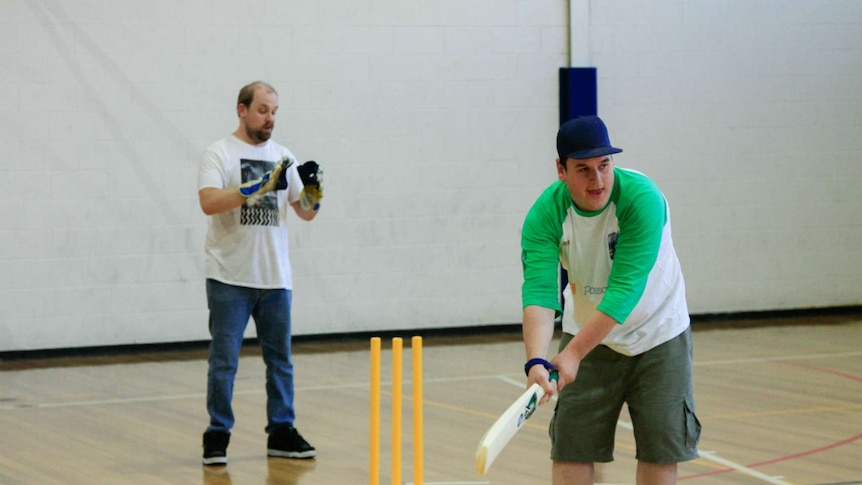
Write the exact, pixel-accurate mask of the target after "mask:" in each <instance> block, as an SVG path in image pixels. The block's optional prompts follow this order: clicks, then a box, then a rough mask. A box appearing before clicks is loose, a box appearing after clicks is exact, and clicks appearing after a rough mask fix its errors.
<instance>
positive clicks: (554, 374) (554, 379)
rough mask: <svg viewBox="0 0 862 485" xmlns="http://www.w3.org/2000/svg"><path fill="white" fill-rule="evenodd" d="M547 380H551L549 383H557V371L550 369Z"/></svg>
mask: <svg viewBox="0 0 862 485" xmlns="http://www.w3.org/2000/svg"><path fill="white" fill-rule="evenodd" d="M548 380H551V381H558V380H560V373H559V372H557V369H552V370H551V373H550V377H549V378H548Z"/></svg>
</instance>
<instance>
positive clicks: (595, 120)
mask: <svg viewBox="0 0 862 485" xmlns="http://www.w3.org/2000/svg"><path fill="white" fill-rule="evenodd" d="M621 151H623V149H622V148H616V147H614V146H611V140H610V138H609V137H608V129H607V127H606V126H605V123H604V122H603V121H602V120H601V118H599V117H598V116H579V117H577V118H572V119H571V120H569V121H567V122H565V123H563V125H562V126H560V130H559V131H558V132H557V153H558V154H559V155H560V161H561V162H565V161H566V159H567V158H574V159H577V160H582V159H585V158H593V157H600V156H602V155H611V154H613V153H620V152H621Z"/></svg>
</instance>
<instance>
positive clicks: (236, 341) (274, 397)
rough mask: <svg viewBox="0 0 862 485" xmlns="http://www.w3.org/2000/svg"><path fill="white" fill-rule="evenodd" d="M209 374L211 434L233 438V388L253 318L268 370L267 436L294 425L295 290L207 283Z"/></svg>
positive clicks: (208, 394)
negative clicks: (292, 337)
mask: <svg viewBox="0 0 862 485" xmlns="http://www.w3.org/2000/svg"><path fill="white" fill-rule="evenodd" d="M206 283H207V304H208V305H209V310H210V317H209V330H210V335H211V336H212V340H211V341H210V346H209V371H208V373H207V412H209V415H210V424H209V427H208V428H207V431H223V432H230V429H231V428H232V427H233V424H234V415H233V408H232V407H231V399H232V398H233V383H234V378H235V377H236V371H237V368H238V366H239V353H240V349H241V348H242V341H243V334H244V333H245V329H246V326H247V325H248V321H249V317H251V318H253V319H254V323H255V327H256V328H257V337H258V340H260V346H261V350H262V354H263V361H264V363H265V364H266V417H267V424H266V432H267V433H269V432H271V431H272V430H273V429H274V428H276V427H278V426H281V425H284V424H292V423H293V421H294V418H295V413H294V409H293V363H292V362H291V360H290V303H291V297H292V293H291V291H290V290H285V289H276V290H260V289H256V288H245V287H241V286H232V285H227V284H224V283H221V282H218V281H215V280H212V279H208V280H207V282H206Z"/></svg>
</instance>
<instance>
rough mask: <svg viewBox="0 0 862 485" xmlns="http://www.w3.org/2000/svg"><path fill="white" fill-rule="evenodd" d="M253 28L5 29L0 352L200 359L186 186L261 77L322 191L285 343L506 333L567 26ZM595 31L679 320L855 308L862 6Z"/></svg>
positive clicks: (60, 25) (611, 104) (67, 12)
mask: <svg viewBox="0 0 862 485" xmlns="http://www.w3.org/2000/svg"><path fill="white" fill-rule="evenodd" d="M247 5H248V4H246V3H241V2H240V3H237V2H234V3H231V2H218V3H215V4H207V7H206V8H201V4H200V2H192V1H183V0H181V1H179V2H146V4H140V5H138V4H135V3H134V2H131V3H130V2H109V1H106V0H90V1H87V0H69V1H66V2H29V1H26V0H7V1H5V2H2V3H0V89H2V92H3V93H4V94H5V96H4V99H5V101H6V102H5V103H0V202H2V204H3V206H4V210H3V211H2V212H0V352H2V351H10V350H26V349H44V348H59V347H79V346H93V345H114V344H130V343H153V342H173V341H186V340H202V339H206V338H207V334H206V304H205V297H204V293H203V288H204V285H203V275H202V267H203V256H202V245H203V237H204V233H205V217H204V216H203V215H202V213H201V212H200V209H199V208H198V206H197V198H196V194H195V183H196V182H195V177H196V169H197V162H198V158H199V156H200V154H201V153H202V151H203V149H204V147H206V146H207V145H208V144H209V143H211V142H212V141H214V140H216V139H218V138H220V137H222V136H225V135H226V134H228V133H230V132H231V131H233V129H234V128H235V127H236V118H235V114H234V111H233V103H234V102H235V98H236V92H237V90H238V89H239V87H240V86H241V85H242V84H244V83H246V82H249V81H251V80H254V79H265V80H267V81H269V82H271V83H273V84H274V85H275V86H276V87H277V88H278V89H279V92H280V94H281V98H280V101H281V108H280V113H279V119H278V124H277V127H276V139H278V140H279V141H281V142H283V143H284V144H286V145H288V146H289V147H291V149H292V150H293V151H294V152H295V153H296V154H297V155H298V156H299V157H300V158H302V159H316V160H318V161H319V162H321V163H322V164H323V166H324V169H325V173H326V186H327V187H326V188H327V193H326V198H325V200H324V209H323V212H322V213H321V215H320V217H318V219H317V220H316V221H314V222H313V223H310V224H306V223H302V222H300V221H298V220H295V219H294V220H292V226H291V230H292V245H293V247H292V249H293V253H292V257H293V261H294V265H295V286H296V287H295V296H296V298H295V300H294V301H295V308H294V320H295V333H297V334H314V333H328V332H349V331H371V330H384V329H406V328H431V327H449V326H462V325H484V324H497V323H514V322H517V321H519V319H520V293H519V292H520V263H519V246H518V244H519V230H520V224H521V221H522V218H523V216H524V213H525V212H526V210H527V209H528V208H529V206H530V204H531V203H532V201H533V199H534V198H535V196H536V195H537V194H538V193H539V191H540V190H541V189H542V188H543V187H544V186H545V185H546V184H547V183H549V182H551V181H552V180H553V179H554V168H553V159H554V155H555V154H554V145H553V140H554V135H555V130H556V126H557V123H558V120H557V116H558V114H557V113H558V104H557V99H558V98H557V96H558V88H557V69H558V68H559V67H562V66H564V65H565V63H566V62H567V59H568V34H567V22H568V17H567V12H568V9H567V6H566V3H565V2H564V1H563V0H466V1H463V0H457V1H456V0H428V1H424V2H404V1H396V0H365V1H347V0H328V1H316V2H305V1H284V0H278V1H275V0H264V1H261V2H256V3H255V4H254V9H255V10H253V11H248V10H246V9H247V8H248V7H247ZM827 7H828V8H827ZM589 10H590V18H589V22H588V24H589V36H588V38H589V39H590V46H589V53H590V55H589V58H590V59H591V60H592V62H593V64H594V65H595V66H596V67H597V68H598V73H599V111H600V114H601V115H602V116H603V117H604V118H605V120H606V121H607V122H608V125H609V126H610V127H611V130H612V137H613V140H614V142H615V143H616V144H618V145H619V146H622V147H623V148H624V149H625V152H624V153H623V154H621V155H619V156H618V157H617V162H618V163H619V164H620V165H624V166H630V167H633V168H637V169H639V170H642V171H645V172H647V173H649V174H650V175H652V176H653V177H654V178H655V179H656V180H657V181H658V182H659V183H660V184H661V185H662V187H664V189H665V191H666V193H667V195H668V197H669V199H670V202H671V204H672V211H673V216H674V229H675V234H676V242H677V246H678V250H679V252H680V256H681V258H682V260H683V265H684V268H685V270H686V277H687V281H688V286H689V297H690V298H689V299H690V302H691V307H692V311H693V312H696V313H702V312H723V311H747V310H769V309H785V308H800V307H812V306H830V305H857V304H860V303H862V297H860V296H859V295H860V294H859V291H858V288H859V287H860V284H862V272H860V270H859V268H862V210H860V209H862V196H860V191H859V186H860V182H862V163H860V162H862V137H860V136H859V133H860V123H862V83H860V82H859V79H860V76H862V53H860V46H862V34H860V32H862V29H860V23H862V4H860V3H859V2H856V1H851V0H848V1H837V0H832V1H829V2H810V1H807V0H796V1H789V0H788V1H766V0H756V1H753V2H741V1H739V2H684V1H672V0H659V1H646V0H643V1H624V0H618V1H610V0H600V1H594V2H591V3H590V9H589ZM250 334H251V332H250Z"/></svg>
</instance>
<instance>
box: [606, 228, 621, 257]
mask: <svg viewBox="0 0 862 485" xmlns="http://www.w3.org/2000/svg"><path fill="white" fill-rule="evenodd" d="M617 235H619V233H618V232H612V233H610V234H608V254H610V255H611V261H613V259H614V254H616V252H617Z"/></svg>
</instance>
